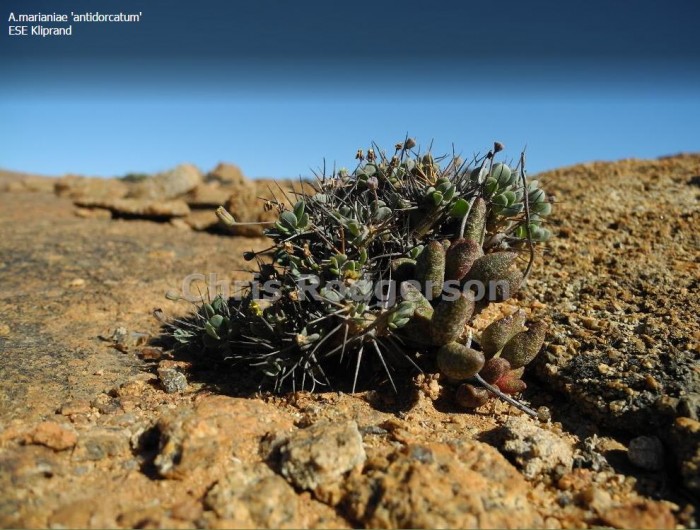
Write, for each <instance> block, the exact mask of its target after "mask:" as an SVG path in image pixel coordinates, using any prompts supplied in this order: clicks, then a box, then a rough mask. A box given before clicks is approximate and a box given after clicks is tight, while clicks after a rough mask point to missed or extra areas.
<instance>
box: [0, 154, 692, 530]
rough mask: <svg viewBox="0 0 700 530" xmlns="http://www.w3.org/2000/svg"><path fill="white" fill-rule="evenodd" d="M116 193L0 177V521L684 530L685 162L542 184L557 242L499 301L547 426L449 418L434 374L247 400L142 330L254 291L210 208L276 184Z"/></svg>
mask: <svg viewBox="0 0 700 530" xmlns="http://www.w3.org/2000/svg"><path fill="white" fill-rule="evenodd" d="M131 180H133V181H132V182H124V181H116V180H111V181H107V182H108V183H105V181H102V180H95V179H83V178H79V177H70V178H64V179H61V180H60V181H58V182H56V181H54V180H50V179H41V178H37V177H31V176H27V175H19V174H9V173H3V174H0V286H1V289H0V355H2V364H1V365H0V526H2V527H47V526H51V527H56V528H60V527H82V528H88V527H103V528H104V527H172V528H180V527H218V528H221V527H357V526H369V527H397V526H401V527H424V526H429V527H438V526H441V527H476V526H478V527H503V528H505V527H508V528H510V527H547V528H572V527H573V528H581V527H593V526H609V527H615V528H629V527H634V528H678V527H693V526H696V525H697V521H698V512H697V511H695V510H696V509H697V507H698V504H700V479H699V478H698V477H700V469H699V466H700V422H699V421H698V412H699V411H698V408H699V405H700V368H699V366H700V365H699V363H698V357H699V349H700V348H699V344H700V324H699V322H698V316H697V315H698V309H699V307H698V305H699V304H698V300H697V299H698V278H699V277H700V233H699V231H698V228H697V227H698V226H700V203H699V202H698V201H699V200H700V155H682V156H676V157H670V158H664V159H659V160H654V161H636V160H628V161H621V162H618V163H591V164H585V165H580V166H575V167H570V168H564V169H561V170H558V171H553V172H550V173H547V174H544V175H541V180H542V182H543V186H544V187H545V189H547V190H548V191H550V192H552V193H553V194H554V195H555V196H556V199H557V204H556V207H555V209H554V213H553V214H552V216H551V226H550V228H551V229H552V231H553V232H554V235H555V237H554V238H553V239H552V241H551V242H550V243H549V244H548V245H547V248H546V250H545V251H544V253H543V255H542V257H541V259H540V260H539V261H538V267H537V269H536V270H535V272H534V274H533V276H532V280H531V281H530V283H529V287H528V289H527V291H526V292H525V293H523V294H522V295H521V296H520V300H519V301H518V303H519V304H520V305H521V306H523V307H524V308H526V310H528V311H529V312H532V313H536V314H538V315H540V316H542V317H543V318H546V319H547V320H549V322H550V329H549V333H548V336H547V341H546V345H545V347H544V350H543V352H542V353H541V355H540V357H539V359H538V360H537V361H536V362H535V363H533V365H532V367H531V368H529V372H528V373H527V374H526V380H527V382H528V385H529V388H528V390H527V391H526V392H525V395H524V398H525V399H526V400H528V401H529V402H530V403H532V404H533V405H534V406H536V407H539V406H546V407H548V408H549V410H550V411H551V416H552V418H551V421H548V422H539V421H536V420H533V419H531V418H529V417H526V416H523V415H521V414H520V413H519V412H518V411H516V410H514V409H513V408H512V407H510V406H508V405H506V404H504V403H501V402H493V401H492V402H490V403H489V404H488V405H486V406H484V407H482V408H481V409H478V410H477V411H476V412H474V413H465V412H460V411H459V410H458V409H457V408H455V406H454V405H453V404H452V402H451V401H450V400H449V399H448V398H446V397H443V396H442V394H441V392H440V381H439V378H437V377H435V376H432V375H431V374H425V375H419V376H416V377H415V379H413V380H412V381H409V382H407V383H406V385H405V388H404V389H403V391H402V392H401V393H400V394H399V396H398V397H395V396H394V395H393V394H391V393H383V392H377V391H365V392H360V393H357V394H354V395H349V394H343V393H320V394H314V395H311V394H308V393H298V394H294V395H285V396H271V395H259V394H253V395H251V394H248V393H245V392H244V390H243V387H241V386H240V385H238V382H237V380H236V379H235V378H234V377H232V376H231V375H230V374H226V373H223V374H222V373H218V372H217V371H216V370H215V369H213V368H211V367H208V366H206V365H202V364H201V363H197V362H196V359H186V358H180V357H179V358H175V357H173V355H172V353H171V352H169V351H167V350H164V349H162V348H160V347H158V346H155V345H153V344H152V343H151V342H152V341H151V339H153V338H154V337H157V336H158V333H159V322H158V321H157V320H156V319H155V318H154V317H153V310H154V309H156V308H159V309H161V310H162V311H163V313H165V314H166V315H169V316H177V315H183V314H185V313H186V312H187V311H188V310H189V309H190V308H189V307H188V306H187V305H186V304H183V303H182V302H173V301H170V300H168V299H166V298H165V296H164V295H165V293H166V292H167V291H169V290H180V287H181V284H182V281H183V278H184V277H186V276H187V275H188V274H190V273H195V272H196V273H204V274H207V273H216V274H217V275H218V276H217V277H218V279H228V280H235V279H245V278H246V277H247V273H246V270H245V269H246V262H245V261H243V260H242V258H241V252H242V251H245V250H251V249H262V248H265V246H266V241H265V240H264V239H262V238H259V237H257V238H256V237H248V238H244V237H222V235H221V232H222V229H221V228H219V226H218V225H217V224H216V220H215V218H214V216H213V213H212V210H213V209H214V208H215V207H216V206H217V205H219V204H222V203H224V202H226V201H227V200H228V197H229V196H233V198H232V199H231V200H228V206H229V208H230V209H231V210H232V211H234V213H235V214H236V215H237V217H238V218H239V219H248V220H257V219H263V218H264V216H265V215H267V214H266V213H265V212H264V210H260V209H257V208H253V209H250V210H248V209H246V208H248V206H249V205H250V204H253V203H252V202H251V201H252V198H253V197H255V196H259V195H266V196H267V197H270V196H271V195H268V194H267V193H269V191H270V190H269V189H268V184H269V183H264V184H260V183H257V184H256V183H251V182H248V181H246V180H245V179H244V178H243V177H242V175H241V174H240V172H239V171H237V170H235V168H233V167H232V166H219V167H218V168H216V169H215V170H213V171H212V172H211V173H209V174H207V175H202V174H201V173H199V172H198V170H196V168H193V167H191V166H180V167H179V168H176V169H175V170H173V171H172V172H169V173H165V174H163V175H161V176H160V177H159V178H157V179H149V180H147V181H143V180H141V179H139V178H133V179H131ZM287 186H289V184H287ZM277 194H278V195H279V192H278V193H277ZM154 221H157V222H154ZM258 233H259V232H255V231H252V232H247V233H246V234H245V235H249V236H255V235H257V234H258Z"/></svg>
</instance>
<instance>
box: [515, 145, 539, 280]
mask: <svg viewBox="0 0 700 530" xmlns="http://www.w3.org/2000/svg"><path fill="white" fill-rule="evenodd" d="M519 165H520V178H521V180H522V182H523V199H524V201H525V230H527V243H528V247H529V248H530V261H528V263H527V268H526V269H525V274H524V275H523V280H522V281H521V282H520V287H522V286H523V285H525V282H527V277H528V276H529V275H530V272H531V271H532V265H533V264H534V263H535V245H534V244H533V243H532V232H531V230H530V199H529V197H528V190H527V179H526V178H525V151H523V152H522V153H520V164H519Z"/></svg>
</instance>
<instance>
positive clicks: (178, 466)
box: [154, 396, 293, 479]
mask: <svg viewBox="0 0 700 530" xmlns="http://www.w3.org/2000/svg"><path fill="white" fill-rule="evenodd" d="M292 427H293V424H292V421H291V419H289V418H287V417H286V416H285V415H284V414H283V413H282V412H280V411H279V410H278V409H276V408H275V407H274V406H272V405H268V404H266V403H262V402H260V401H253V400H249V399H242V398H230V397H227V396H207V397H205V398H203V399H201V400H200V401H199V402H198V403H197V404H196V406H195V407H194V408H189V407H188V408H181V409H178V410H176V411H173V412H171V413H166V414H164V415H163V416H162V417H161V418H160V420H158V423H157V428H158V430H159V431H160V443H159V451H158V455H157V456H156V458H155V461H154V463H155V466H156V469H157V470H158V472H159V473H160V475H161V476H163V477H165V478H174V479H185V478H187V477H188V476H189V475H190V474H192V473H194V472H196V471H198V470H204V471H212V470H214V471H216V470H218V471H221V470H222V469H224V468H225V467H226V465H227V464H228V462H229V461H230V459H231V457H238V458H246V457H248V458H249V457H250V455H257V453H258V447H259V443H260V439H261V438H262V437H263V436H264V435H266V434H267V433H269V432H285V431H288V430H291V429H292Z"/></svg>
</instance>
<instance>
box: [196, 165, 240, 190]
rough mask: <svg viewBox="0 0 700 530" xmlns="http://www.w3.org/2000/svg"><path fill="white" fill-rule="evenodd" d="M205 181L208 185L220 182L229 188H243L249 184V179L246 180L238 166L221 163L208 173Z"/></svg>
mask: <svg viewBox="0 0 700 530" xmlns="http://www.w3.org/2000/svg"><path fill="white" fill-rule="evenodd" d="M204 181H205V182H208V183H212V182H219V183H221V184H225V185H227V186H231V185H233V186H242V185H245V184H246V183H247V182H248V179H246V178H245V176H244V175H243V172H242V171H241V168H239V167H238V166H236V165H234V164H225V163H223V162H221V163H219V165H217V166H216V167H215V168H214V169H212V170H211V171H210V172H209V173H207V175H206V177H205V178H204Z"/></svg>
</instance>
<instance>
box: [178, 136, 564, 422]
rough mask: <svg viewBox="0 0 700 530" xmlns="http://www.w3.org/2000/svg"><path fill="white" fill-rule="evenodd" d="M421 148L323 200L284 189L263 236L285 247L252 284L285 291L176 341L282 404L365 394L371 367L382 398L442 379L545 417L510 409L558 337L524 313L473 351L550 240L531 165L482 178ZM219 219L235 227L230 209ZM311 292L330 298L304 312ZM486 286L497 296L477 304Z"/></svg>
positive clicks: (346, 174) (475, 396) (399, 151)
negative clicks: (333, 372) (310, 393)
mask: <svg viewBox="0 0 700 530" xmlns="http://www.w3.org/2000/svg"><path fill="white" fill-rule="evenodd" d="M415 148H416V143H415V141H413V140H412V139H410V138H407V139H406V140H405V141H404V142H401V143H399V144H397V145H396V146H395V151H394V154H393V155H391V156H389V155H386V154H385V153H384V152H383V151H381V150H380V149H379V148H378V147H376V146H373V147H372V148H371V149H370V150H368V151H367V154H366V155H365V153H364V152H363V151H358V153H357V156H356V158H357V160H358V164H357V167H356V168H355V169H354V170H353V171H352V172H350V171H347V170H345V169H341V170H338V171H333V172H332V174H330V175H326V174H325V172H324V173H322V174H321V175H318V176H317V182H316V184H315V188H316V192H315V193H313V194H309V193H302V194H297V195H294V196H291V194H290V193H288V192H285V191H283V190H281V189H280V192H279V193H280V195H279V197H276V198H275V199H274V200H273V201H272V204H273V205H274V207H275V208H277V209H278V211H279V216H278V219H277V221H275V222H274V223H271V224H270V225H269V227H268V228H267V229H266V231H265V233H266V235H267V236H268V237H269V238H270V239H271V240H272V243H273V244H272V246H271V247H269V248H267V249H265V250H264V251H262V252H252V251H251V252H247V253H246V254H245V258H246V259H247V260H248V261H251V262H253V261H254V262H255V263H256V264H257V266H256V268H255V269H254V270H253V271H252V272H253V278H254V280H255V281H260V282H264V281H270V280H275V281H276V282H277V285H279V291H280V292H279V296H277V297H276V298H275V299H273V300H266V299H260V298H255V297H254V296H253V295H251V294H245V293H244V296H240V297H236V298H235V299H234V298H231V299H228V300H224V299H222V298H220V297H217V298H216V299H215V300H212V301H211V302H209V303H206V304H203V305H202V306H201V307H200V308H199V309H198V311H197V313H196V314H195V315H194V317H193V318H192V319H190V320H189V321H186V322H185V321H178V322H175V323H173V324H172V325H171V331H172V334H173V336H174V337H175V339H177V340H178V341H179V342H180V343H182V344H183V345H184V346H186V347H190V348H198V349H199V350H200V351H201V352H202V354H204V355H206V354H210V353H215V354H217V355H218V356H219V358H221V359H224V360H226V361H229V362H231V363H232V364H233V365H234V366H236V367H237V369H245V370H249V371H251V373H254V374H258V375H260V380H261V384H264V383H265V382H271V383H272V387H273V389H274V390H276V391H282V390H283V389H286V388H289V389H291V390H298V389H305V388H306V387H307V386H308V387H310V389H311V390H313V389H315V388H316V387H317V386H318V385H323V386H324V387H327V388H331V387H333V382H332V381H331V377H329V376H328V375H327V372H328V371H329V368H332V367H333V366H336V367H338V366H340V367H341V370H340V371H341V372H342V373H344V374H350V375H351V379H352V387H351V389H352V391H353V392H354V391H355V390H356V388H357V385H358V380H359V379H360V375H361V366H363V363H364V362H365V361H366V362H368V363H369V364H368V366H369V369H368V371H369V375H368V381H370V382H371V381H372V380H373V374H374V375H376V374H377V373H383V374H384V376H385V378H384V380H385V381H388V382H389V383H390V384H391V385H392V386H393V387H394V389H396V384H395V381H394V377H395V376H397V375H398V374H401V373H403V372H404V371H405V370H406V369H408V370H409V371H410V370H413V371H416V370H423V369H428V370H430V369H435V368H436V369H437V370H438V371H439V372H440V373H441V374H442V376H443V377H444V378H445V381H446V382H447V385H446V386H448V387H450V386H456V391H455V394H454V397H455V401H456V403H457V404H458V405H460V406H462V407H465V408H475V407H478V406H480V405H483V404H484V403H485V402H486V401H487V400H488V399H489V396H490V395H492V394H496V395H498V396H500V397H502V398H503V399H505V400H506V401H508V402H510V403H512V404H514V405H515V406H517V407H518V408H519V409H520V410H523V411H524V412H526V413H528V414H533V415H534V411H532V410H531V409H529V408H528V407H526V406H525V405H522V404H521V403H519V402H518V401H517V400H515V399H513V398H512V397H511V396H512V395H513V394H517V393H520V392H522V390H523V389H524V388H525V383H524V382H523V381H522V375H523V371H524V368H525V366H526V365H527V364H528V363H530V362H531V361H532V360H533V359H534V358H535V356H536V355H537V353H538V352H539V350H540V348H541V346H542V343H543V340H544V334H545V329H544V325H543V324H542V323H541V322H537V321H535V322H528V321H526V318H525V313H524V312H523V311H522V310H517V311H515V312H514V313H512V314H510V315H508V316H506V317H504V318H501V319H500V320H497V321H495V322H493V323H491V324H490V325H489V326H488V327H486V328H485V329H484V330H483V332H482V333H481V334H480V335H479V336H477V337H474V338H473V337H472V334H471V332H469V331H468V330H469V326H468V324H470V323H471V322H472V321H473V318H474V317H475V316H476V315H477V314H479V312H481V311H482V310H483V309H484V308H485V307H487V306H488V305H489V304H493V303H501V302H504V301H505V300H508V299H510V298H512V297H513V296H514V295H515V294H516V293H518V292H519V291H520V290H521V289H522V288H523V286H524V284H525V282H526V279H527V277H528V276H529V274H530V271H531V270H532V266H533V263H534V260H535V257H536V250H535V247H536V245H537V244H538V243H541V242H543V241H546V240H547V239H548V237H549V235H550V234H549V231H548V230H547V228H546V227H545V221H546V216H547V215H548V214H549V213H550V211H551V203H550V201H549V200H548V199H547V196H546V194H545V193H544V191H543V190H542V189H540V188H539V183H538V182H537V181H536V180H533V179H528V178H527V175H526V172H525V167H524V166H525V158H524V155H521V157H520V159H519V162H518V164H517V165H516V166H515V167H514V168H511V167H510V166H509V165H507V164H505V163H502V162H496V161H495V158H496V154H497V153H498V152H500V151H501V150H502V149H503V146H502V145H501V144H499V143H496V144H494V148H493V149H492V150H490V151H489V152H488V153H487V154H486V155H484V156H475V157H474V158H473V159H472V160H471V161H470V162H469V163H467V162H464V161H463V160H462V159H461V158H460V157H458V156H456V155H454V154H453V155H452V156H451V157H443V158H442V159H438V160H436V159H435V158H434V157H433V156H432V154H431V153H429V152H428V153H426V154H421V153H420V152H417V151H416V150H415ZM441 162H443V164H442V165H441ZM217 214H218V215H219V218H220V219H221V221H222V223H224V224H227V225H229V226H230V225H234V224H236V223H237V221H236V220H235V217H234V216H233V215H231V214H230V213H229V212H226V211H225V210H223V209H219V210H218V211H217ZM234 214H235V212H234ZM307 276H313V277H314V278H316V282H317V286H318V289H319V293H320V296H319V297H315V298H308V297H301V296H300V293H299V282H300V281H301V280H303V279H304V278H306V277H307ZM377 282H387V283H389V284H390V285H394V286H396V293H397V294H398V296H397V298H396V300H395V302H394V303H393V304H389V303H388V301H387V300H388V299H387V298H384V297H382V296H380V295H378V293H377V292H376V290H375V289H374V288H373V287H374V286H375V285H376V284H377ZM448 284H452V285H458V286H459V287H460V290H459V292H458V295H457V296H447V289H446V286H447V285H448ZM474 285H483V286H486V285H495V286H496V288H495V289H490V290H489V289H487V290H485V291H484V292H485V293H487V294H486V295H485V296H484V295H483V293H481V295H480V296H477V295H476V292H475V290H474V289H472V286H474ZM339 286H340V287H342V289H341V288H339ZM368 358H369V359H368ZM374 366H376V367H377V369H376V370H375V369H374ZM348 367H349V368H350V370H347V368H348ZM377 370H378V371H379V372H377ZM366 371H367V370H366ZM365 386H366V384H365Z"/></svg>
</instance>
